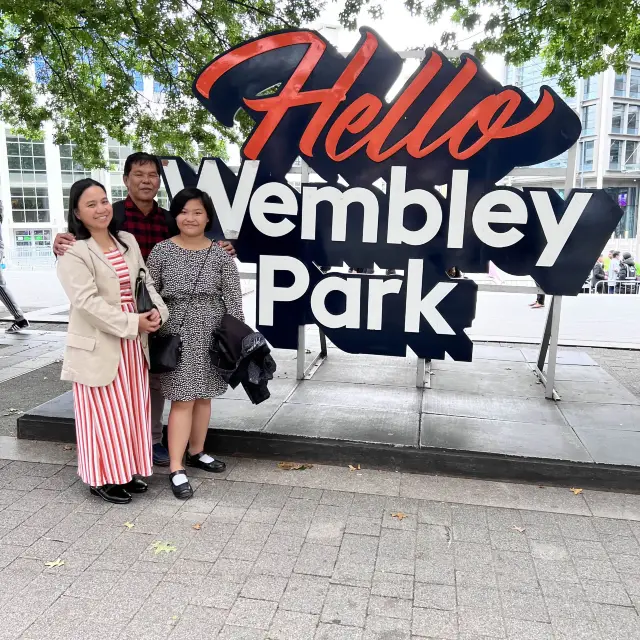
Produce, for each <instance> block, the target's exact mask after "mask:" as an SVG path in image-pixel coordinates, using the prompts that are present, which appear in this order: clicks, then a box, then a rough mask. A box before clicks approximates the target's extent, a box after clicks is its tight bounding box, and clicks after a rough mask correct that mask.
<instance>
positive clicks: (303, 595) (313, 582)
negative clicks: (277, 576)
mask: <svg viewBox="0 0 640 640" xmlns="http://www.w3.org/2000/svg"><path fill="white" fill-rule="evenodd" d="M328 590H329V580H328V578H321V577H318V576H305V575H297V574H294V575H292V576H291V579H290V580H289V582H288V584H287V587H286V589H285V592H284V595H283V596H282V599H281V601H280V608H281V609H286V610H288V611H299V612H300V613H320V612H321V611H322V606H323V604H324V600H325V597H326V595H327V591H328Z"/></svg>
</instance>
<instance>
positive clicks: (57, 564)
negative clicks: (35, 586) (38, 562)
mask: <svg viewBox="0 0 640 640" xmlns="http://www.w3.org/2000/svg"><path fill="white" fill-rule="evenodd" d="M62 565H64V560H60V558H58V559H57V560H50V561H49V562H45V563H44V566H45V567H51V568H53V567H61V566H62Z"/></svg>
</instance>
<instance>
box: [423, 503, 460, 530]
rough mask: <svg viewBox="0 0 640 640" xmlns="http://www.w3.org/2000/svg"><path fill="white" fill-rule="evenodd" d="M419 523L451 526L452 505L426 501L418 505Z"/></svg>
mask: <svg viewBox="0 0 640 640" xmlns="http://www.w3.org/2000/svg"><path fill="white" fill-rule="evenodd" d="M418 523H421V524H439V525H443V526H451V523H452V516H451V505H449V504H447V503H445V502H431V501H428V500H424V501H422V502H420V504H419V505H418Z"/></svg>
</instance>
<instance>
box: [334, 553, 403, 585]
mask: <svg viewBox="0 0 640 640" xmlns="http://www.w3.org/2000/svg"><path fill="white" fill-rule="evenodd" d="M376 568H377V565H376V559H375V557H367V556H359V557H350V556H348V555H346V556H345V557H340V556H338V561H337V562H336V565H335V567H334V569H333V574H332V576H331V582H332V583H336V584H344V585H350V586H354V587H370V586H371V581H372V580H373V574H374V571H375V570H376ZM394 568H395V569H396V570H401V569H402V567H394ZM378 570H380V569H378Z"/></svg>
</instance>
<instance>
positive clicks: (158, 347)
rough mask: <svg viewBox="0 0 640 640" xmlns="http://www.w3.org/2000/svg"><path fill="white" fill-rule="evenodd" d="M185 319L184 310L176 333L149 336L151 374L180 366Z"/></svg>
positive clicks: (205, 260) (197, 277) (206, 258)
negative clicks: (181, 334)
mask: <svg viewBox="0 0 640 640" xmlns="http://www.w3.org/2000/svg"><path fill="white" fill-rule="evenodd" d="M212 247H213V243H212V244H211V246H210V247H209V251H207V255H206V256H205V258H204V262H203V263H202V265H201V266H200V271H198V275H197V276H196V280H195V282H194V283H193V289H192V290H191V295H190V296H189V300H191V298H193V294H194V293H195V292H196V286H197V285H198V280H200V275H201V274H202V270H203V269H204V265H205V264H206V263H207V260H208V259H209V254H210V253H211V249H212ZM186 319H187V311H186V310H185V312H184V315H183V316H182V322H181V323H180V326H179V327H178V333H168V334H165V335H159V334H157V333H154V334H151V335H150V336H149V356H150V360H151V366H150V367H149V371H150V372H151V373H169V372H170V371H174V370H175V369H176V368H177V367H178V365H179V364H180V360H181V359H182V338H181V336H180V332H181V331H182V327H183V326H184V323H185V321H186Z"/></svg>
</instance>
